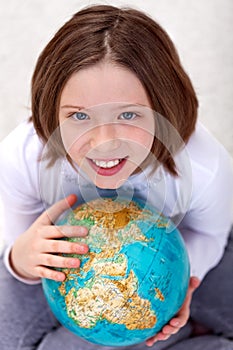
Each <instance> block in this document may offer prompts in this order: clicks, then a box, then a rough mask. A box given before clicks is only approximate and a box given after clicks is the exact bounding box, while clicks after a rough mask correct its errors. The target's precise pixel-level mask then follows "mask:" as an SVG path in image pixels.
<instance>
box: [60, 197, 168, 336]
mask: <svg viewBox="0 0 233 350" xmlns="http://www.w3.org/2000/svg"><path fill="white" fill-rule="evenodd" d="M113 203H114V202H113V201H112V200H111V199H109V200H107V199H106V200H105V201H104V205H103V200H99V201H97V200H96V201H95V208H93V207H91V206H90V204H84V205H83V206H82V208H81V210H80V208H79V209H78V210H74V212H73V213H72V215H71V217H70V218H69V220H68V222H67V224H74V222H75V224H76V225H77V221H78V224H83V225H86V226H88V227H89V228H90V229H89V235H88V237H87V238H86V239H83V241H85V243H87V244H90V245H91V246H95V252H90V253H89V254H88V258H89V259H88V260H87V261H84V263H83V265H82V270H81V271H80V270H74V269H72V270H69V269H66V270H65V273H66V280H65V282H64V283H62V285H61V286H60V288H59V290H60V292H61V294H62V295H63V296H65V303H66V306H67V314H68V316H69V317H71V318H72V319H73V320H74V321H75V322H77V324H78V325H79V326H80V327H84V328H92V327H94V326H95V325H96V323H97V322H98V321H100V320H103V319H106V320H107V321H109V322H112V323H118V324H124V325H125V326H126V328H127V329H130V330H132V329H144V328H152V327H154V325H155V323H156V315H155V312H154V311H153V310H152V308H151V303H150V302H149V301H148V300H146V299H143V298H140V296H139V295H138V294H137V289H138V279H137V276H136V275H135V273H134V272H133V271H132V270H131V271H130V272H129V275H128V277H126V276H127V257H126V256H125V255H124V254H120V253H119V251H120V249H121V247H122V245H124V244H130V243H133V242H136V241H139V242H146V241H148V239H147V238H146V237H145V236H144V235H143V233H142V232H141V230H140V229H139V227H138V226H137V225H136V224H134V223H133V221H134V220H139V219H140V220H142V219H143V218H144V219H145V217H147V218H148V216H149V217H150V219H151V213H150V212H148V211H145V212H142V210H141V209H140V208H139V207H138V206H137V205H136V204H135V203H133V202H131V203H130V204H129V206H126V204H125V203H122V202H121V203H120V202H115V203H114V205H113ZM98 208H99V209H98ZM148 214H149V215H148ZM130 222H132V223H131V225H129V227H128V229H127V230H125V229H124V227H125V226H126V225H127V224H129V223H130ZM156 222H157V224H158V225H159V226H160V227H166V226H167V225H168V223H167V222H166V221H165V220H162V218H161V217H160V219H159V222H158V218H157V221H156ZM76 240H77V239H73V241H76ZM78 240H79V241H82V239H78ZM73 256H75V255H73ZM76 256H77V255H76ZM78 257H79V258H80V259H81V260H83V256H81V255H79V256H78ZM85 260H86V258H85ZM91 269H93V272H94V276H93V277H92V278H91V279H90V280H88V281H87V283H85V286H84V287H83V288H78V289H77V288H75V287H72V288H71V289H70V291H69V292H68V293H67V294H66V289H65V285H66V282H67V280H70V279H73V276H74V274H75V275H76V276H77V275H80V276H82V277H85V276H84V274H85V275H87V274H88V273H89V271H91ZM115 277H117V278H115ZM155 297H156V298H160V300H162V301H163V300H164V297H163V294H162V292H161V291H160V290H159V289H158V288H155Z"/></svg>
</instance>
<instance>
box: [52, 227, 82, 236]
mask: <svg viewBox="0 0 233 350" xmlns="http://www.w3.org/2000/svg"><path fill="white" fill-rule="evenodd" d="M57 228H58V230H60V231H61V233H62V234H63V236H65V237H85V236H86V235H87V234H88V228H87V227H85V226H72V225H63V226H58V227H57Z"/></svg>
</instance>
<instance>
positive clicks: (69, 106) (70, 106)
mask: <svg viewBox="0 0 233 350" xmlns="http://www.w3.org/2000/svg"><path fill="white" fill-rule="evenodd" d="M61 108H62V109H63V108H73V109H78V110H81V109H84V108H85V107H82V106H74V105H63V106H61Z"/></svg>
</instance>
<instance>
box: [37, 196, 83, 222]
mask: <svg viewBox="0 0 233 350" xmlns="http://www.w3.org/2000/svg"><path fill="white" fill-rule="evenodd" d="M76 201H77V197H76V195H75V194H70V195H69V196H67V197H66V198H64V199H62V200H60V201H59V202H57V203H55V204H53V205H52V206H51V207H50V208H48V209H46V210H45V211H44V213H43V214H42V215H41V216H40V217H39V218H38V219H37V220H36V221H35V224H40V225H51V224H54V223H55V222H56V220H57V219H58V218H59V216H60V215H61V214H62V213H64V211H66V210H67V209H70V207H72V205H74V204H75V202H76Z"/></svg>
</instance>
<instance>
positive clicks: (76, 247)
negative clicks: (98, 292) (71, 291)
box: [11, 195, 88, 281]
mask: <svg viewBox="0 0 233 350" xmlns="http://www.w3.org/2000/svg"><path fill="white" fill-rule="evenodd" d="M76 200H77V198H76V196H75V195H70V196H68V197H66V198H65V199H63V200H61V201H59V202H57V203H56V204H54V205H53V206H51V207H50V208H49V209H48V210H46V211H45V212H44V213H43V214H41V215H40V216H39V218H38V219H37V220H36V221H35V222H34V223H33V224H32V225H31V226H30V228H29V229H28V230H27V231H26V232H24V233H23V234H21V235H20V236H19V237H18V239H17V240H16V241H15V243H14V245H13V248H12V251H11V265H12V268H13V269H14V270H15V272H16V273H17V274H19V275H20V276H21V277H23V278H28V279H38V278H41V277H44V278H49V279H53V280H55V281H64V280H65V278H66V276H65V273H64V272H61V271H56V270H54V269H52V267H60V268H78V267H79V265H80V261H79V259H77V258H73V257H64V256H59V255H57V254H58V253H67V254H86V253H87V252H88V246H87V245H86V244H84V243H76V242H68V241H65V240H59V239H57V238H63V237H84V236H86V235H87V228H86V227H82V226H54V225H53V223H54V222H55V221H56V219H57V218H58V217H59V216H60V215H61V214H62V213H63V212H64V211H65V210H67V209H69V208H70V207H71V206H72V205H73V204H74V203H75V202H76Z"/></svg>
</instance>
